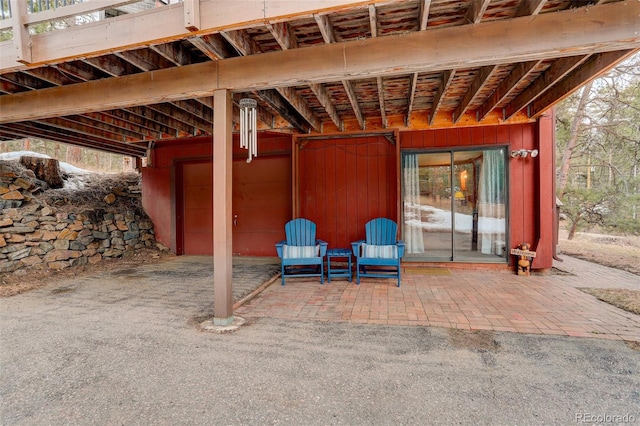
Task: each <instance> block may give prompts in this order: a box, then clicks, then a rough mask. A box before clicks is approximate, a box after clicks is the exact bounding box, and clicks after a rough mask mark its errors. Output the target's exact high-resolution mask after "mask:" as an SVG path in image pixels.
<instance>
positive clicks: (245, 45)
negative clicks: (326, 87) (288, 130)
mask: <svg viewBox="0 0 640 426" xmlns="http://www.w3.org/2000/svg"><path fill="white" fill-rule="evenodd" d="M221 34H222V36H223V37H224V38H225V39H226V40H227V41H228V42H229V43H230V44H231V45H232V46H233V47H234V48H235V49H236V50H237V51H238V53H240V54H241V55H243V56H249V55H253V54H255V53H260V47H259V46H258V44H257V43H256V42H255V41H254V40H253V39H252V38H251V37H250V36H249V34H247V32H246V31H244V30H241V31H233V32H229V33H225V32H223V33H221ZM276 91H277V92H278V93H279V94H280V96H282V97H283V98H284V100H285V101H287V102H288V103H289V104H290V105H291V106H292V107H293V108H294V109H295V110H296V111H297V112H298V114H300V116H301V117H302V118H303V119H305V120H307V122H308V123H309V124H310V125H311V127H312V128H313V129H315V130H317V131H319V130H320V128H321V126H322V123H321V122H320V119H318V117H317V116H316V115H315V114H314V112H313V111H312V110H311V108H309V106H308V105H307V103H306V102H305V100H304V99H302V98H301V97H300V96H299V95H298V93H296V91H295V90H294V89H292V88H290V87H277V88H276ZM292 124H293V123H292Z"/></svg>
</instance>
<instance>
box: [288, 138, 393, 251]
mask: <svg viewBox="0 0 640 426" xmlns="http://www.w3.org/2000/svg"><path fill="white" fill-rule="evenodd" d="M303 144H304V146H303V148H302V149H299V151H298V176H299V192H298V194H299V210H298V215H299V216H301V217H306V218H308V219H310V220H312V221H314V222H315V223H316V225H317V237H318V238H320V239H322V240H325V241H327V242H328V243H329V247H347V248H348V247H351V245H350V242H351V241H356V240H359V239H362V238H364V225H365V223H366V222H368V221H369V220H371V219H373V218H376V217H388V218H390V219H393V220H395V221H397V216H398V213H397V209H398V199H399V198H398V194H397V186H398V185H397V181H396V176H397V173H398V172H397V154H396V146H395V145H393V144H391V143H390V142H389V141H387V140H386V139H385V138H384V137H382V136H370V137H356V138H351V139H327V140H310V141H306V140H304V142H303Z"/></svg>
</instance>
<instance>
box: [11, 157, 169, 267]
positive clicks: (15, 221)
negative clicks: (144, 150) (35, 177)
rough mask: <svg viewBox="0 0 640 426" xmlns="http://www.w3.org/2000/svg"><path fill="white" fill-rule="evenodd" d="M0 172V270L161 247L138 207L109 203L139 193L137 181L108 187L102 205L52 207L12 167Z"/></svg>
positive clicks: (90, 260) (99, 258) (71, 262)
mask: <svg viewBox="0 0 640 426" xmlns="http://www.w3.org/2000/svg"><path fill="white" fill-rule="evenodd" d="M0 172H1V170H0ZM0 175H1V176H0V180H1V182H0V273H7V272H13V273H18V274H20V273H25V272H26V271H28V270H29V269H30V268H35V269H50V270H60V269H64V268H68V267H73V266H80V265H86V264H96V263H98V262H100V261H102V260H103V259H106V258H116V257H122V256H124V255H126V254H128V253H133V252H135V251H136V250H141V249H145V248H147V249H156V248H160V249H163V248H164V247H159V246H158V245H157V244H156V241H155V237H154V231H153V223H152V222H151V220H150V219H149V218H148V217H147V216H146V215H145V214H144V212H140V211H139V210H137V209H121V210H120V211H118V212H117V213H116V212H114V211H113V210H114V209H113V208H111V209H110V208H109V207H110V206H109V204H110V203H113V202H114V200H115V199H116V198H118V197H123V199H124V200H130V199H131V198H132V197H134V198H135V197H137V198H139V197H140V194H139V186H138V185H136V186H135V187H134V190H133V191H129V190H128V189H124V190H122V189H120V190H119V191H118V190H116V191H115V192H119V195H116V194H115V193H114V192H111V193H110V194H109V199H108V201H105V204H104V206H105V208H104V209H101V208H98V209H91V210H85V211H81V212H69V208H68V206H66V208H64V209H62V208H56V207H55V206H50V205H48V204H47V203H46V202H44V201H42V200H40V199H39V198H38V197H36V196H35V195H34V194H33V192H38V188H37V186H36V185H33V184H32V183H30V181H29V180H28V179H25V178H23V177H20V176H18V175H16V174H15V173H13V172H6V171H5V172H3V173H0ZM136 192H138V193H136ZM105 198H106V197H105ZM109 202H110V203H109ZM109 210H111V211H109Z"/></svg>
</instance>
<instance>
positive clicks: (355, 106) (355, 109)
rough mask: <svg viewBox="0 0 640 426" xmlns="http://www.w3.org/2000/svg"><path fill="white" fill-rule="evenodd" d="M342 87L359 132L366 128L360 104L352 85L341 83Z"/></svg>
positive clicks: (345, 82)
mask: <svg viewBox="0 0 640 426" xmlns="http://www.w3.org/2000/svg"><path fill="white" fill-rule="evenodd" d="M342 87H344V91H345V92H347V97H348V98H349V102H350V103H351V108H352V109H353V113H354V115H355V116H356V119H357V120H358V125H359V126H360V129H361V130H364V129H365V128H366V127H367V123H366V122H365V120H364V114H362V109H360V104H359V103H358V95H356V90H355V88H354V87H353V83H352V82H351V81H348V80H343V81H342Z"/></svg>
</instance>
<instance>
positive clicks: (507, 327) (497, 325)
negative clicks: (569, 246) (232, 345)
mask: <svg viewBox="0 0 640 426" xmlns="http://www.w3.org/2000/svg"><path fill="white" fill-rule="evenodd" d="M563 259H564V260H565V261H564V262H562V263H558V264H557V265H556V267H557V268H558V269H559V270H554V271H552V272H550V273H548V274H543V275H542V274H541V275H537V274H536V275H532V276H529V277H524V276H517V275H516V274H515V273H512V272H506V271H502V272H497V271H469V270H456V269H450V270H445V271H434V270H433V269H428V270H427V271H430V273H429V272H428V273H420V270H419V268H412V267H406V268H405V271H404V273H403V277H402V286H401V287H400V288H398V287H396V285H395V280H391V279H363V280H362V281H361V284H360V285H356V284H355V282H352V283H349V282H348V281H347V280H346V279H333V280H332V282H331V283H330V284H329V283H327V282H326V281H325V284H324V285H320V283H319V282H318V280H316V279H310V278H304V279H303V278H301V279H299V280H293V279H291V280H288V281H287V284H286V285H285V286H281V285H279V281H277V280H276V281H275V282H274V284H272V285H271V286H269V287H268V288H266V289H265V290H264V291H263V292H262V293H260V294H259V295H258V296H257V297H256V298H254V299H252V300H251V301H249V302H247V303H245V304H244V305H242V306H240V307H238V308H237V309H236V311H235V313H236V314H237V315H239V316H243V317H246V318H250V317H274V318H283V319H292V320H317V321H342V322H352V323H368V324H389V325H393V324H396V325H416V326H436V327H451V328H459V329H466V330H495V331H510V332H519V333H532V334H557V335H566V336H577V337H597V338H604V339H617V340H620V339H622V340H631V341H640V316H638V315H635V314H632V313H629V312H626V311H624V310H621V309H618V308H615V307H613V306H611V305H609V304H607V303H604V302H602V301H599V300H597V299H596V298H594V297H593V296H591V295H589V294H586V293H584V292H582V291H580V290H579V287H602V288H630V289H637V290H640V277H638V276H637V275H633V274H630V273H626V272H624V271H619V270H615V269H611V268H607V267H603V266H599V265H596V264H593V263H589V262H584V261H580V260H578V259H573V258H568V257H563ZM434 272H444V273H445V274H439V273H434ZM447 272H448V274H447Z"/></svg>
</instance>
